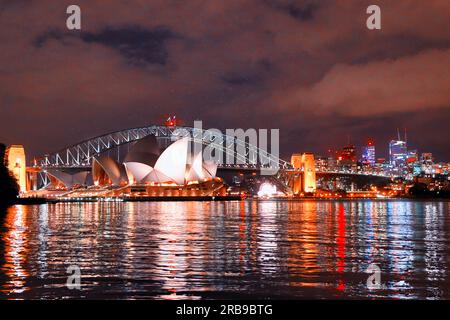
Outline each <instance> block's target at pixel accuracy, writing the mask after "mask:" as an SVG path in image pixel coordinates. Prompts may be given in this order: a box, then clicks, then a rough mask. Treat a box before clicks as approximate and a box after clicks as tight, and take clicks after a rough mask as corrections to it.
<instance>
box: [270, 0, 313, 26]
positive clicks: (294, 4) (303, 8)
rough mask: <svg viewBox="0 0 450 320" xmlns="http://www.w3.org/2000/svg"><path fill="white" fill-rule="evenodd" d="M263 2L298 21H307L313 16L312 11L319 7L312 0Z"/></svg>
mask: <svg viewBox="0 0 450 320" xmlns="http://www.w3.org/2000/svg"><path fill="white" fill-rule="evenodd" d="M264 2H265V3H266V4H267V5H268V6H270V7H272V8H274V9H276V10H279V11H281V12H284V13H286V14H288V15H289V16H291V17H292V18H294V19H297V20H299V21H308V20H311V19H312V18H313V17H314V13H315V12H316V11H317V10H318V9H319V2H314V1H300V2H299V1H292V0H287V1H269V0H264Z"/></svg>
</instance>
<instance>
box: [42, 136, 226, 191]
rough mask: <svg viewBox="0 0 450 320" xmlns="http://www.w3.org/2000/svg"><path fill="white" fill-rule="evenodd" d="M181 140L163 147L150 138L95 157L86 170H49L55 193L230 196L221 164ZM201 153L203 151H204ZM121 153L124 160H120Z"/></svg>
mask: <svg viewBox="0 0 450 320" xmlns="http://www.w3.org/2000/svg"><path fill="white" fill-rule="evenodd" d="M192 149H193V148H191V142H190V140H189V139H188V138H181V139H179V140H177V141H175V142H173V143H171V144H170V145H168V146H167V147H166V148H161V146H160V144H158V141H157V138H156V137H155V136H154V135H149V136H147V137H145V138H143V139H140V140H138V141H136V142H134V143H133V144H131V145H129V146H128V147H127V149H126V150H125V151H124V150H120V152H117V150H108V151H106V152H104V153H102V154H99V155H97V156H96V157H94V159H93V161H92V166H91V168H88V169H85V170H81V171H80V170H73V171H72V172H71V171H68V170H58V169H56V168H55V169H50V170H47V174H48V176H49V177H50V180H51V187H50V188H48V189H47V190H50V189H51V190H52V191H53V194H55V195H56V194H59V195H61V196H62V195H64V196H67V197H89V196H90V197H95V196H112V197H132V198H133V197H136V198H139V197H202V196H221V195H225V193H226V187H225V184H224V182H223V180H222V179H221V178H219V177H216V172H217V165H216V164H215V163H213V162H208V161H206V162H205V161H203V157H202V156H203V154H202V152H198V153H197V154H194V153H193V152H191V150H192ZM200 150H201V149H200ZM117 154H121V155H120V157H119V156H116V155H117Z"/></svg>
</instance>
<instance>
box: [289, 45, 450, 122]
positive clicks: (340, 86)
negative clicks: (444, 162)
mask: <svg viewBox="0 0 450 320" xmlns="http://www.w3.org/2000/svg"><path fill="white" fill-rule="evenodd" d="M448 70H450V50H430V51H426V52H423V53H420V54H417V55H414V56H407V57H402V58H399V59H391V60H386V61H376V62H372V63H367V64H364V65H360V64H358V65H348V64H337V65H335V66H334V67H333V68H332V69H331V70H330V71H329V72H327V73H326V74H325V76H324V77H323V78H322V79H321V80H320V81H319V82H317V83H315V84H313V85H312V86H308V87H301V88H299V89H298V90H296V91H295V92H293V93H292V94H291V96H289V97H288V98H287V99H286V100H285V101H284V102H282V105H284V106H285V107H286V108H287V110H292V109H295V108H296V106H299V107H301V108H302V109H305V110H308V111H311V112H314V113H316V114H329V113H338V114H342V115H350V116H365V117H366V116H373V115H379V114H387V113H396V112H405V111H417V110H423V109H424V108H442V107H450V105H449V102H450V90H449V88H450V77H449V73H448Z"/></svg>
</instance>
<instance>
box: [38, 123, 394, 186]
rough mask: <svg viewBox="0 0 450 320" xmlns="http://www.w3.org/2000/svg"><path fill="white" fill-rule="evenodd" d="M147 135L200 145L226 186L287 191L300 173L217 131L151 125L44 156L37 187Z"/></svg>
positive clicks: (164, 144) (116, 154)
mask: <svg viewBox="0 0 450 320" xmlns="http://www.w3.org/2000/svg"><path fill="white" fill-rule="evenodd" d="M149 135H154V136H155V137H156V138H157V139H158V140H159V141H160V143H161V144H162V147H167V146H168V145H169V144H171V143H172V142H173V141H175V140H177V139H179V138H181V137H188V138H189V140H190V141H191V142H193V143H197V144H201V145H202V146H203V148H210V150H214V151H213V153H215V156H216V157H215V162H216V163H217V164H218V173H219V176H223V177H224V178H225V180H228V181H227V182H230V179H231V178H232V177H233V176H236V175H253V176H270V177H271V179H272V180H275V181H278V183H279V184H280V185H282V186H285V187H286V188H288V189H289V186H290V185H292V183H293V180H294V179H298V178H299V177H300V176H301V174H302V170H301V169H295V168H294V167H293V165H292V164H291V163H290V162H287V161H285V160H283V159H280V158H279V157H278V156H277V155H274V154H272V153H270V152H268V150H267V148H263V149H262V148H260V147H258V146H257V145H255V144H252V143H250V141H247V140H248V139H246V138H245V137H239V136H230V135H226V134H222V133H220V132H218V131H217V130H216V131H214V130H203V129H199V128H192V127H180V126H166V125H150V126H145V127H139V128H131V129H125V130H120V131H115V132H111V133H108V134H104V135H101V136H97V137H94V138H91V139H88V140H85V141H82V142H79V143H76V144H74V145H71V146H69V147H66V148H63V149H61V150H59V151H58V152H55V153H51V154H46V155H44V156H42V157H40V158H38V159H37V160H36V161H35V163H34V169H35V170H36V172H37V173H38V181H39V182H38V184H39V187H45V186H47V185H48V184H49V183H50V179H49V176H52V175H54V173H55V172H56V171H66V172H68V171H70V172H72V173H73V172H77V171H80V172H81V171H86V170H88V171H89V170H90V168H91V166H92V161H93V159H95V158H96V157H98V156H100V155H101V154H105V153H108V155H109V156H111V157H114V158H117V161H120V157H121V155H123V154H126V153H127V150H128V149H129V147H130V146H132V145H133V143H135V142H136V141H138V140H140V139H143V138H145V137H147V136H149ZM317 174H318V175H319V176H324V175H328V176H330V175H333V176H353V177H357V178H359V179H361V178H363V179H368V180H370V179H380V178H381V179H387V177H385V176H374V175H364V174H355V173H349V172H317Z"/></svg>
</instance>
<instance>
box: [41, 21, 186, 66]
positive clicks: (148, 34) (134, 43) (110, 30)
mask: <svg viewBox="0 0 450 320" xmlns="http://www.w3.org/2000/svg"><path fill="white" fill-rule="evenodd" d="M74 38H80V39H81V40H82V41H84V42H86V43H88V44H90V43H94V44H95V43H96V44H100V45H104V46H107V47H109V48H112V49H114V50H117V51H119V52H120V53H121V54H122V55H123V56H124V57H125V58H126V59H127V60H128V62H129V63H131V64H134V65H137V66H143V65H145V64H161V65H164V64H166V61H167V57H168V52H167V48H166V42H167V41H168V40H171V39H176V38H179V36H178V35H176V34H175V33H174V32H172V31H171V30H169V29H168V28H165V27H157V28H154V29H152V30H147V29H144V28H142V27H140V26H126V27H107V28H105V29H104V30H102V31H100V32H82V33H80V34H76V33H75V34H74V33H73V32H68V31H64V32H61V31H56V30H51V31H47V32H45V33H44V34H41V35H39V36H37V37H36V38H35V39H34V41H33V44H34V45H35V46H36V47H37V48H42V47H43V46H44V45H45V44H46V43H47V42H48V41H49V40H56V41H59V42H62V43H65V44H67V41H66V40H68V39H74Z"/></svg>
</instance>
